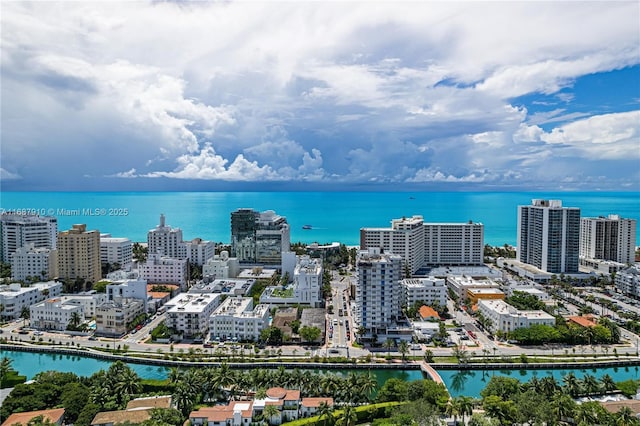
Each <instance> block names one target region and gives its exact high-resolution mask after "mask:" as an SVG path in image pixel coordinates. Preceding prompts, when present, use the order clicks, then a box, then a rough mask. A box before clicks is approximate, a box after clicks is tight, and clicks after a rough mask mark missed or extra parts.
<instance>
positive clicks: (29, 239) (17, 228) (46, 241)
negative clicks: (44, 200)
mask: <svg viewBox="0 0 640 426" xmlns="http://www.w3.org/2000/svg"><path fill="white" fill-rule="evenodd" d="M0 235H1V236H2V244H0V258H1V259H2V261H3V262H5V263H9V262H10V261H11V255H12V254H13V253H15V252H16V250H18V249H19V248H20V247H24V246H26V245H27V244H33V246H34V248H48V249H55V248H56V245H57V238H58V219H56V218H55V217H52V216H39V215H29V214H15V213H3V214H2V215H0Z"/></svg>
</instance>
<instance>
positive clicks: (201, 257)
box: [184, 238, 216, 266]
mask: <svg viewBox="0 0 640 426" xmlns="http://www.w3.org/2000/svg"><path fill="white" fill-rule="evenodd" d="M184 244H185V247H186V250H187V257H188V258H189V262H191V263H195V264H196V265H200V266H202V265H204V264H205V263H207V261H208V260H209V259H213V256H214V255H215V254H216V244H215V243H214V242H213V241H204V240H203V239H202V238H194V239H193V240H191V241H187V242H186V243H184Z"/></svg>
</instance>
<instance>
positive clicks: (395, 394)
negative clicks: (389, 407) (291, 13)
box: [377, 378, 408, 402]
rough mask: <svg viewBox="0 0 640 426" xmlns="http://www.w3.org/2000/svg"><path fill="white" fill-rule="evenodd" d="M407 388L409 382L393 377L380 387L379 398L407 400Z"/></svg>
mask: <svg viewBox="0 0 640 426" xmlns="http://www.w3.org/2000/svg"><path fill="white" fill-rule="evenodd" d="M407 390H408V384H407V382H405V381H404V380H400V379H396V378H391V379H389V380H387V381H386V382H384V385H382V387H381V388H380V391H379V392H378V397H377V400H378V402H387V401H405V400H407V399H408V395H407Z"/></svg>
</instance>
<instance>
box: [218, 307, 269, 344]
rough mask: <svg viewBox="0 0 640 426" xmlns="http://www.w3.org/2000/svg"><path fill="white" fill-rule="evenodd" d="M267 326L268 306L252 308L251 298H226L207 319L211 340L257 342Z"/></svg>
mask: <svg viewBox="0 0 640 426" xmlns="http://www.w3.org/2000/svg"><path fill="white" fill-rule="evenodd" d="M268 326H269V305H263V304H260V305H258V306H256V307H255V309H254V307H253V299H252V298H251V297H228V298H227V299H226V300H225V301H224V302H222V303H221V304H220V306H218V307H217V308H216V309H215V310H214V311H213V313H212V314H211V317H210V318H209V334H210V336H211V339H212V340H223V341H224V340H237V341H258V340H259V339H260V332H262V330H264V329H265V328H267V327H268Z"/></svg>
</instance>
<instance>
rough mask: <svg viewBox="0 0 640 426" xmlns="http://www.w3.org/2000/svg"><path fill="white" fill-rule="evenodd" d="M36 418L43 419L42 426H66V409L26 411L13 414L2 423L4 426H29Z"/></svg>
mask: <svg viewBox="0 0 640 426" xmlns="http://www.w3.org/2000/svg"><path fill="white" fill-rule="evenodd" d="M35 418H42V422H43V423H41V424H45V422H47V421H48V422H49V423H46V424H50V425H57V426H62V425H63V424H64V408H52V409H49V410H38V411H25V412H23V413H13V414H12V415H10V416H9V417H7V418H6V419H5V421H4V422H2V426H14V425H28V424H30V421H31V420H33V419H35Z"/></svg>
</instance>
